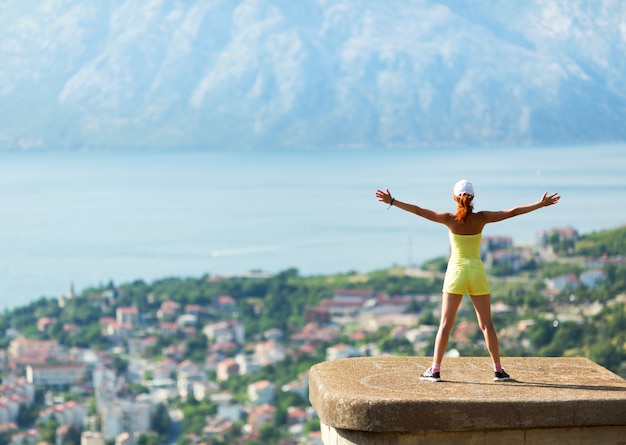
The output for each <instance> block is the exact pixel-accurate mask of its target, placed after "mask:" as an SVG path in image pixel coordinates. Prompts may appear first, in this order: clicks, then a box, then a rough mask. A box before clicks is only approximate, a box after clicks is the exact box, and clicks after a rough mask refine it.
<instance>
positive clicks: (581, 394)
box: [309, 356, 626, 433]
mask: <svg viewBox="0 0 626 445" xmlns="http://www.w3.org/2000/svg"><path fill="white" fill-rule="evenodd" d="M506 363H507V369H508V370H509V372H510V373H511V376H512V378H513V380H512V381H511V382H494V381H493V371H492V370H491V363H490V361H489V359H488V358H484V357H462V358H446V359H445V361H444V364H443V367H442V377H443V378H444V381H443V382H438V383H433V382H425V381H421V380H419V374H420V372H421V371H423V370H424V369H425V367H427V366H428V365H429V359H428V358H426V357H393V356H390V357H363V358H351V359H344V360H335V361H328V362H322V363H318V364H316V365H314V366H313V367H311V370H310V374H309V399H310V401H311V404H312V406H313V408H314V409H315V410H316V412H317V414H318V416H319V417H320V421H321V422H322V423H323V424H324V425H326V426H329V427H332V428H337V429H345V430H354V431H365V432H367V431H369V432H386V433H389V432H416V431H418V432H419V431H476V430H483V431H484V430H496V429H499V430H503V429H504V430H506V429H536V428H573V427H603V426H620V427H624V426H626V415H625V414H624V413H626V380H624V379H622V378H621V377H619V376H617V375H616V374H614V373H612V372H610V371H609V370H607V369H605V368H603V367H601V366H599V365H597V364H595V363H594V362H592V361H591V360H588V359H584V358H527V357H523V358H508V359H506Z"/></svg>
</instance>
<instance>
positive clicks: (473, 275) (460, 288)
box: [442, 264, 491, 295]
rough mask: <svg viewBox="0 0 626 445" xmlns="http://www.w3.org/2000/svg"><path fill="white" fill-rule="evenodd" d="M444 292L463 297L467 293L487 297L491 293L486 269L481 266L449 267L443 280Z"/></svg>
mask: <svg viewBox="0 0 626 445" xmlns="http://www.w3.org/2000/svg"><path fill="white" fill-rule="evenodd" d="M442 290H443V292H447V293H449V294H459V295H463V294H464V293H465V292H466V291H467V293H468V294H470V295H487V294H489V293H491V289H490V288H489V280H487V273H486V272H485V268H484V267H483V266H482V265H480V266H478V265H476V266H461V267H459V266H458V265H454V264H452V265H451V264H449V265H448V270H447V271H446V276H445V278H444V280H443V289H442Z"/></svg>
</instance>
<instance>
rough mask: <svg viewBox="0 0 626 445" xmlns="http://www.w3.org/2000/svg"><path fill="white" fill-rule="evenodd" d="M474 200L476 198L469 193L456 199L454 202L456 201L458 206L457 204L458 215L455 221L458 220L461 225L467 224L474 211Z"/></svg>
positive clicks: (455, 216)
mask: <svg viewBox="0 0 626 445" xmlns="http://www.w3.org/2000/svg"><path fill="white" fill-rule="evenodd" d="M473 199H474V197H473V196H472V195H468V194H467V193H464V194H463V195H461V197H460V198H458V197H456V196H455V197H454V200H455V201H456V204H457V207H456V214H455V215H454V219H456V220H457V221H458V222H460V223H461V224H465V221H466V220H467V217H468V216H469V215H470V214H471V213H472V211H473V210H474V206H473V205H472V200H473Z"/></svg>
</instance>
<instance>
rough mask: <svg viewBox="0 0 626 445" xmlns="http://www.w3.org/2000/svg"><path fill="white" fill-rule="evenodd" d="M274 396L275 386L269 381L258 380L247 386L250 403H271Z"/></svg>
mask: <svg viewBox="0 0 626 445" xmlns="http://www.w3.org/2000/svg"><path fill="white" fill-rule="evenodd" d="M275 395H276V385H274V384H273V383H272V382H270V381H269V380H259V381H257V382H254V383H251V384H250V385H248V397H249V398H250V401H251V402H252V403H256V404H257V405H263V404H264V403H271V402H272V401H273V400H274V396H275Z"/></svg>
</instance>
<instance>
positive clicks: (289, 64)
mask: <svg viewBox="0 0 626 445" xmlns="http://www.w3.org/2000/svg"><path fill="white" fill-rule="evenodd" d="M625 20H626V3H624V2H620V1H612V0H597V1H593V2H586V1H582V0H563V1H559V2H552V1H549V2H546V1H543V0H514V1H509V0H489V1H487V0H441V1H434V0H385V1H371V0H185V1H182V0H181V1H165V0H109V1H105V2H100V1H90V2H86V1H82V0H8V1H5V2H3V4H2V5H1V6H0V60H1V62H0V149H3V150H15V149H22V150H27V149H146V150H148V149H172V148H174V149H216V148H268V147H271V148H320V147H323V148H333V147H362V146H387V147H389V146H391V147H419V146H426V145H429V146H431V145H436V146H445V145H485V144H488V145H525V144H570V143H604V142H616V141H624V140H626V125H624V123H623V122H624V117H626V87H624V85H626V21H625Z"/></svg>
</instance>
